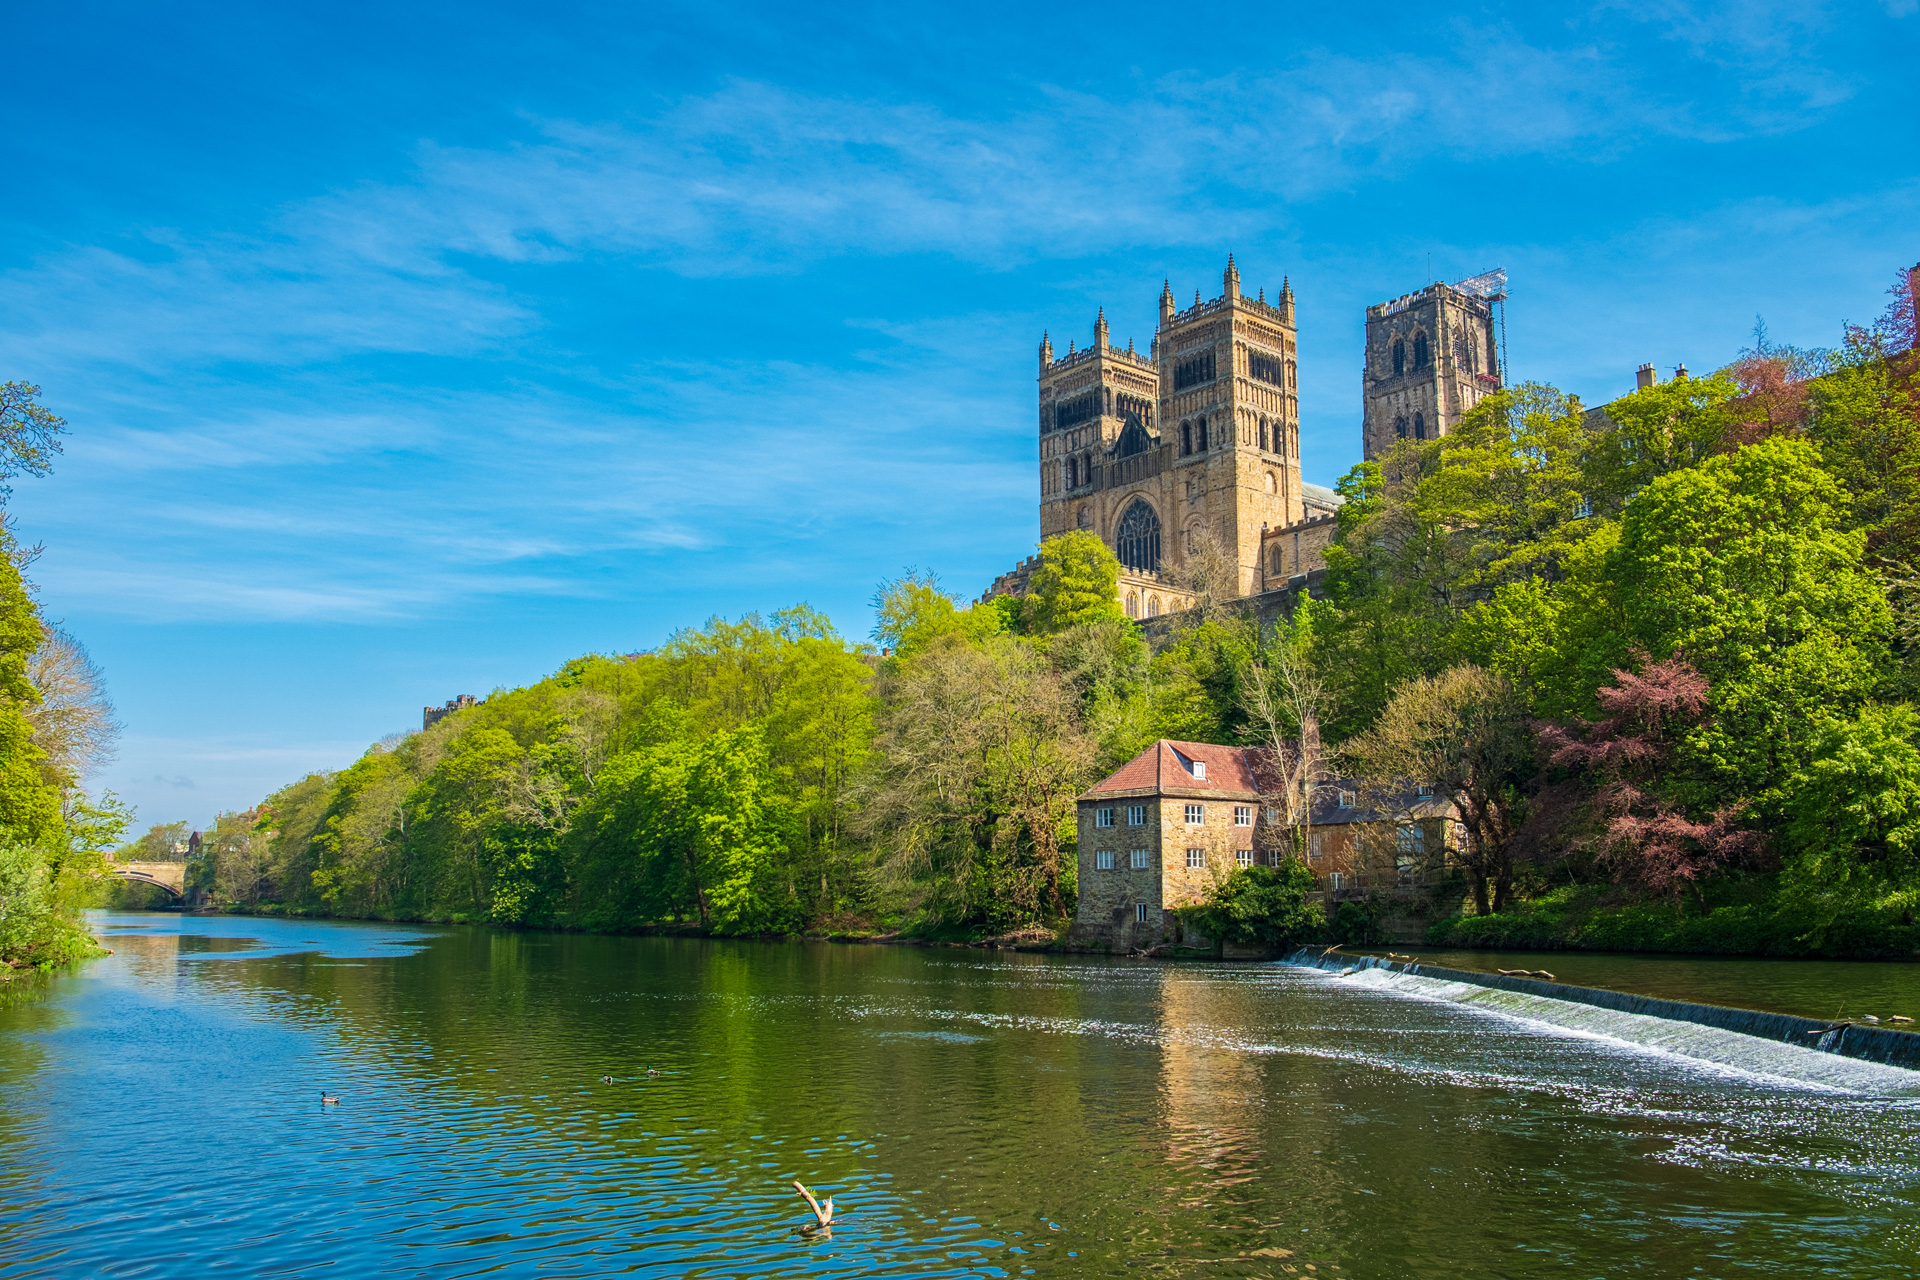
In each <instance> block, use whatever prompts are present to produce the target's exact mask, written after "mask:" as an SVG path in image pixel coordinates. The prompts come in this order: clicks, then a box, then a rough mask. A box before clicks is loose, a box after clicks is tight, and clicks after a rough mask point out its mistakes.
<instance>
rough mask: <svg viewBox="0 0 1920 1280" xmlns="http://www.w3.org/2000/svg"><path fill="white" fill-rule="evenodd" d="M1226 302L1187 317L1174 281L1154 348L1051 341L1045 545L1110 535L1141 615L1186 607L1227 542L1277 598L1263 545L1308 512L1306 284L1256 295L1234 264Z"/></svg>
mask: <svg viewBox="0 0 1920 1280" xmlns="http://www.w3.org/2000/svg"><path fill="white" fill-rule="evenodd" d="M1221 284H1222V289H1221V294H1220V296H1219V297H1217V298H1215V299H1213V300H1212V301H1210V302H1207V301H1202V300H1201V298H1200V296H1199V294H1198V293H1196V294H1195V295H1194V300H1193V305H1192V306H1191V307H1188V308H1186V309H1185V310H1181V309H1180V308H1179V307H1178V306H1177V305H1176V303H1175V302H1174V297H1173V290H1172V287H1171V285H1163V286H1162V288H1161V293H1160V324H1159V328H1158V331H1157V332H1156V333H1155V335H1154V339H1153V343H1152V346H1151V349H1150V352H1149V354H1147V355H1141V354H1139V353H1138V352H1136V351H1135V350H1134V348H1133V344H1132V343H1128V344H1127V347H1126V349H1125V350H1121V349H1120V348H1118V347H1115V346H1113V345H1112V343H1111V342H1110V340H1109V337H1108V332H1107V320H1106V312H1105V310H1104V308H1103V309H1102V310H1101V312H1100V314H1099V316H1098V317H1097V318H1096V319H1095V321H1094V330H1093V345H1092V346H1091V347H1089V348H1087V349H1086V350H1084V351H1079V350H1075V349H1074V348H1073V346H1072V344H1069V346H1068V350H1067V354H1066V355H1065V356H1062V357H1059V358H1057V359H1056V358H1055V356H1054V352H1053V344H1052V342H1051V341H1050V340H1049V339H1047V338H1044V337H1043V338H1042V339H1041V343H1040V378H1039V384H1040V385H1039V400H1040V459H1039V460H1040V537H1041V539H1042V540H1043V541H1044V540H1045V539H1047V538H1050V537H1054V536H1056V535H1058V534H1062V533H1066V532H1068V531H1070V530H1074V529H1086V530H1089V531H1091V532H1094V533H1097V534H1098V535H1099V536H1100V538H1101V539H1102V540H1103V541H1104V542H1106V544H1107V545H1108V546H1109V547H1111V548H1113V550H1114V553H1115V554H1116V555H1117V556H1118V557H1119V558H1120V563H1121V565H1122V569H1123V574H1122V581H1121V587H1120V594H1121V599H1122V602H1123V603H1125V604H1126V605H1127V607H1128V611H1129V612H1130V613H1132V614H1133V615H1134V616H1136V617H1148V616H1152V615H1154V614H1157V613H1161V612H1164V611H1167V610H1170V609H1175V608H1182V607H1185V605H1186V603H1188V602H1189V600H1190V596H1189V595H1188V594H1187V593H1186V592H1185V591H1183V590H1182V588H1181V582H1182V578H1183V575H1184V573H1185V572H1186V571H1188V570H1190V569H1191V567H1192V563H1193V559H1194V557H1195V556H1196V555H1198V554H1199V553H1200V552H1201V550H1202V548H1203V546H1204V545H1205V544H1206V543H1207V542H1208V541H1209V540H1212V541H1213V542H1214V543H1216V544H1217V545H1218V546H1220V547H1221V548H1222V549H1223V550H1224V551H1225V552H1226V554H1227V555H1228V556H1229V557H1231V559H1232V561H1233V563H1234V564H1235V565H1236V566H1237V575H1236V576H1237V582H1236V583H1235V590H1236V593H1237V594H1240V595H1248V594H1251V593H1252V592H1254V591H1257V590H1259V589H1260V588H1261V586H1262V584H1263V577H1262V573H1261V562H1260V555H1261V539H1262V535H1263V533H1265V532H1267V531H1268V530H1273V529H1279V528H1281V527H1283V526H1287V525H1292V524H1295V523H1297V522H1299V521H1300V520H1301V519H1302V518H1303V517H1304V515H1305V514H1306V507H1305V503H1304V498H1303V494H1302V490H1301V484H1300V400H1299V386H1298V381H1297V369H1298V354H1297V346H1296V331H1295V327H1294V304H1293V290H1292V288H1291V287H1290V286H1288V285H1287V284H1285V283H1284V282H1283V283H1282V285H1281V288H1280V292H1279V294H1278V295H1277V296H1276V298H1275V299H1274V301H1273V302H1271V303H1269V302H1268V301H1267V300H1266V291H1265V290H1264V289H1263V290H1261V291H1260V292H1259V296H1258V297H1256V298H1249V297H1247V296H1246V295H1245V294H1243V293H1242V292H1241V289H1240V271H1239V268H1238V267H1237V266H1236V265H1235V264H1234V261H1233V259H1232V257H1228V259H1227V268H1226V272H1225V274H1224V276H1223V277H1222V281H1221Z"/></svg>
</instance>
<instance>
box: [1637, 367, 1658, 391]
mask: <svg viewBox="0 0 1920 1280" xmlns="http://www.w3.org/2000/svg"><path fill="white" fill-rule="evenodd" d="M1658 381H1660V375H1659V374H1657V373H1655V372H1654V371H1653V366H1652V365H1650V364H1643V365H1641V366H1640V368H1639V370H1638V372H1636V373H1635V374H1634V375H1633V389H1634V390H1635V391H1645V390H1646V389H1647V388H1648V387H1650V386H1652V385H1653V384H1654V383H1656V382H1658Z"/></svg>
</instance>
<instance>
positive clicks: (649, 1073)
mask: <svg viewBox="0 0 1920 1280" xmlns="http://www.w3.org/2000/svg"><path fill="white" fill-rule="evenodd" d="M647 1074H648V1075H650V1076H657V1075H659V1074H660V1073H659V1072H658V1071H655V1070H654V1069H653V1068H652V1067H648V1068H647Z"/></svg>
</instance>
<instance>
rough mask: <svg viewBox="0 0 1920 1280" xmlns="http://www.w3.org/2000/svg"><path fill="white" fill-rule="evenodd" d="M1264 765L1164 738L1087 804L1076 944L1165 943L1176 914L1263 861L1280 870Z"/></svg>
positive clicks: (1247, 755)
mask: <svg viewBox="0 0 1920 1280" xmlns="http://www.w3.org/2000/svg"><path fill="white" fill-rule="evenodd" d="M1258 755H1259V753H1258V752H1257V751H1256V750H1252V749H1249V748H1245V747H1223V746H1218V745H1216V744H1214V743H1210V742H1174V741H1171V740H1169V739H1166V738H1162V739H1161V740H1160V741H1158V742H1156V743H1154V744H1153V745H1152V746H1150V747H1148V748H1147V749H1146V750H1145V751H1142V752H1141V753H1140V754H1139V755H1137V756H1135V757H1134V758H1133V759H1131V760H1129V761H1127V763H1126V764H1124V765H1121V766H1120V768H1118V769H1116V770H1114V772H1113V773H1112V775H1110V776H1109V777H1107V778H1106V779H1104V780H1103V781H1101V782H1100V783H1099V784H1097V785H1096V786H1094V787H1093V788H1092V789H1091V790H1090V791H1088V792H1087V793H1086V794H1084V795H1082V796H1081V797H1080V798H1079V802H1078V807H1079V815H1078V816H1079V855H1078V862H1079V885H1080V906H1079V910H1078V912H1077V913H1076V915H1075V920H1074V926H1073V931H1072V936H1073V937H1075V938H1076V939H1079V940H1083V941H1105V942H1109V943H1113V944H1119V945H1129V946H1134V945H1149V944H1151V943H1154V942H1159V941H1161V940H1163V939H1165V938H1168V937H1170V936H1173V934H1174V932H1175V922H1174V920H1173V917H1172V916H1171V915H1170V914H1169V913H1170V912H1171V911H1172V910H1173V909H1174V908H1176V907H1182V906H1188V905H1191V904H1193V903H1197V902H1199V901H1200V900H1201V899H1202V898H1204V897H1205V896H1206V894H1207V891H1208V890H1209V889H1210V888H1212V887H1213V886H1214V885H1215V884H1217V883H1218V882H1219V881H1221V880H1224V879H1226V878H1227V877H1228V876H1229V875H1231V874H1233V872H1234V871H1235V870H1237V869H1238V868H1240V867H1245V866H1251V865H1252V864H1253V863H1254V861H1255V860H1256V859H1257V860H1259V861H1261V862H1272V861H1276V860H1277V848H1278V845H1277V842H1275V841H1274V840H1273V839H1272V832H1273V831H1274V830H1275V828H1274V827H1273V822H1272V817H1273V815H1272V814H1271V813H1263V812H1262V806H1261V793H1260V787H1259V783H1258V781H1257V779H1256V778H1255V770H1256V766H1257V764H1258ZM1263 831H1264V832H1267V833H1268V834H1267V835H1264V836H1263V835H1262V834H1261V833H1262V832H1263Z"/></svg>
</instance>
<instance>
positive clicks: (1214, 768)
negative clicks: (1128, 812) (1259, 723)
mask: <svg viewBox="0 0 1920 1280" xmlns="http://www.w3.org/2000/svg"><path fill="white" fill-rule="evenodd" d="M1252 755H1253V752H1251V751H1249V750H1248V749H1247V748H1245V747H1223V746H1220V745H1219V744H1218V743H1213V742H1176V741H1174V740H1173V739H1171V738H1162V739H1160V740H1159V741H1158V742H1156V743H1154V744H1153V745H1152V746H1150V747H1148V748H1147V749H1146V750H1145V751H1142V752H1141V753H1140V754H1139V755H1137V756H1135V757H1134V758H1133V759H1131V760H1129V761H1127V762H1126V763H1125V764H1123V765H1121V766H1120V767H1119V768H1118V769H1115V770H1114V771H1113V772H1112V773H1111V774H1109V775H1108V776H1107V777H1106V778H1105V779H1104V780H1102V781H1101V782H1099V783H1097V784H1096V785H1095V786H1094V787H1093V788H1092V789H1091V790H1089V791H1088V792H1087V793H1086V795H1085V796H1083V797H1081V798H1082V799H1092V798H1094V797H1096V796H1099V795H1103V794H1107V793H1114V792H1123V791H1127V792H1133V791H1154V792H1168V791H1177V792H1181V793H1185V794H1200V793H1205V792H1210V791H1211V792H1217V793H1219V794H1222V795H1235V794H1238V795H1258V794H1259V793H1260V786H1259V784H1258V783H1257V782H1256V781H1255V780H1254V776H1253V767H1252V760H1251V759H1250V757H1251V756H1252ZM1196 762H1197V763H1200V764H1204V765H1205V766H1206V770H1205V773H1206V775H1207V776H1206V777H1205V778H1199V777H1195V776H1194V770H1193V765H1194V764H1195V763H1196Z"/></svg>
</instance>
